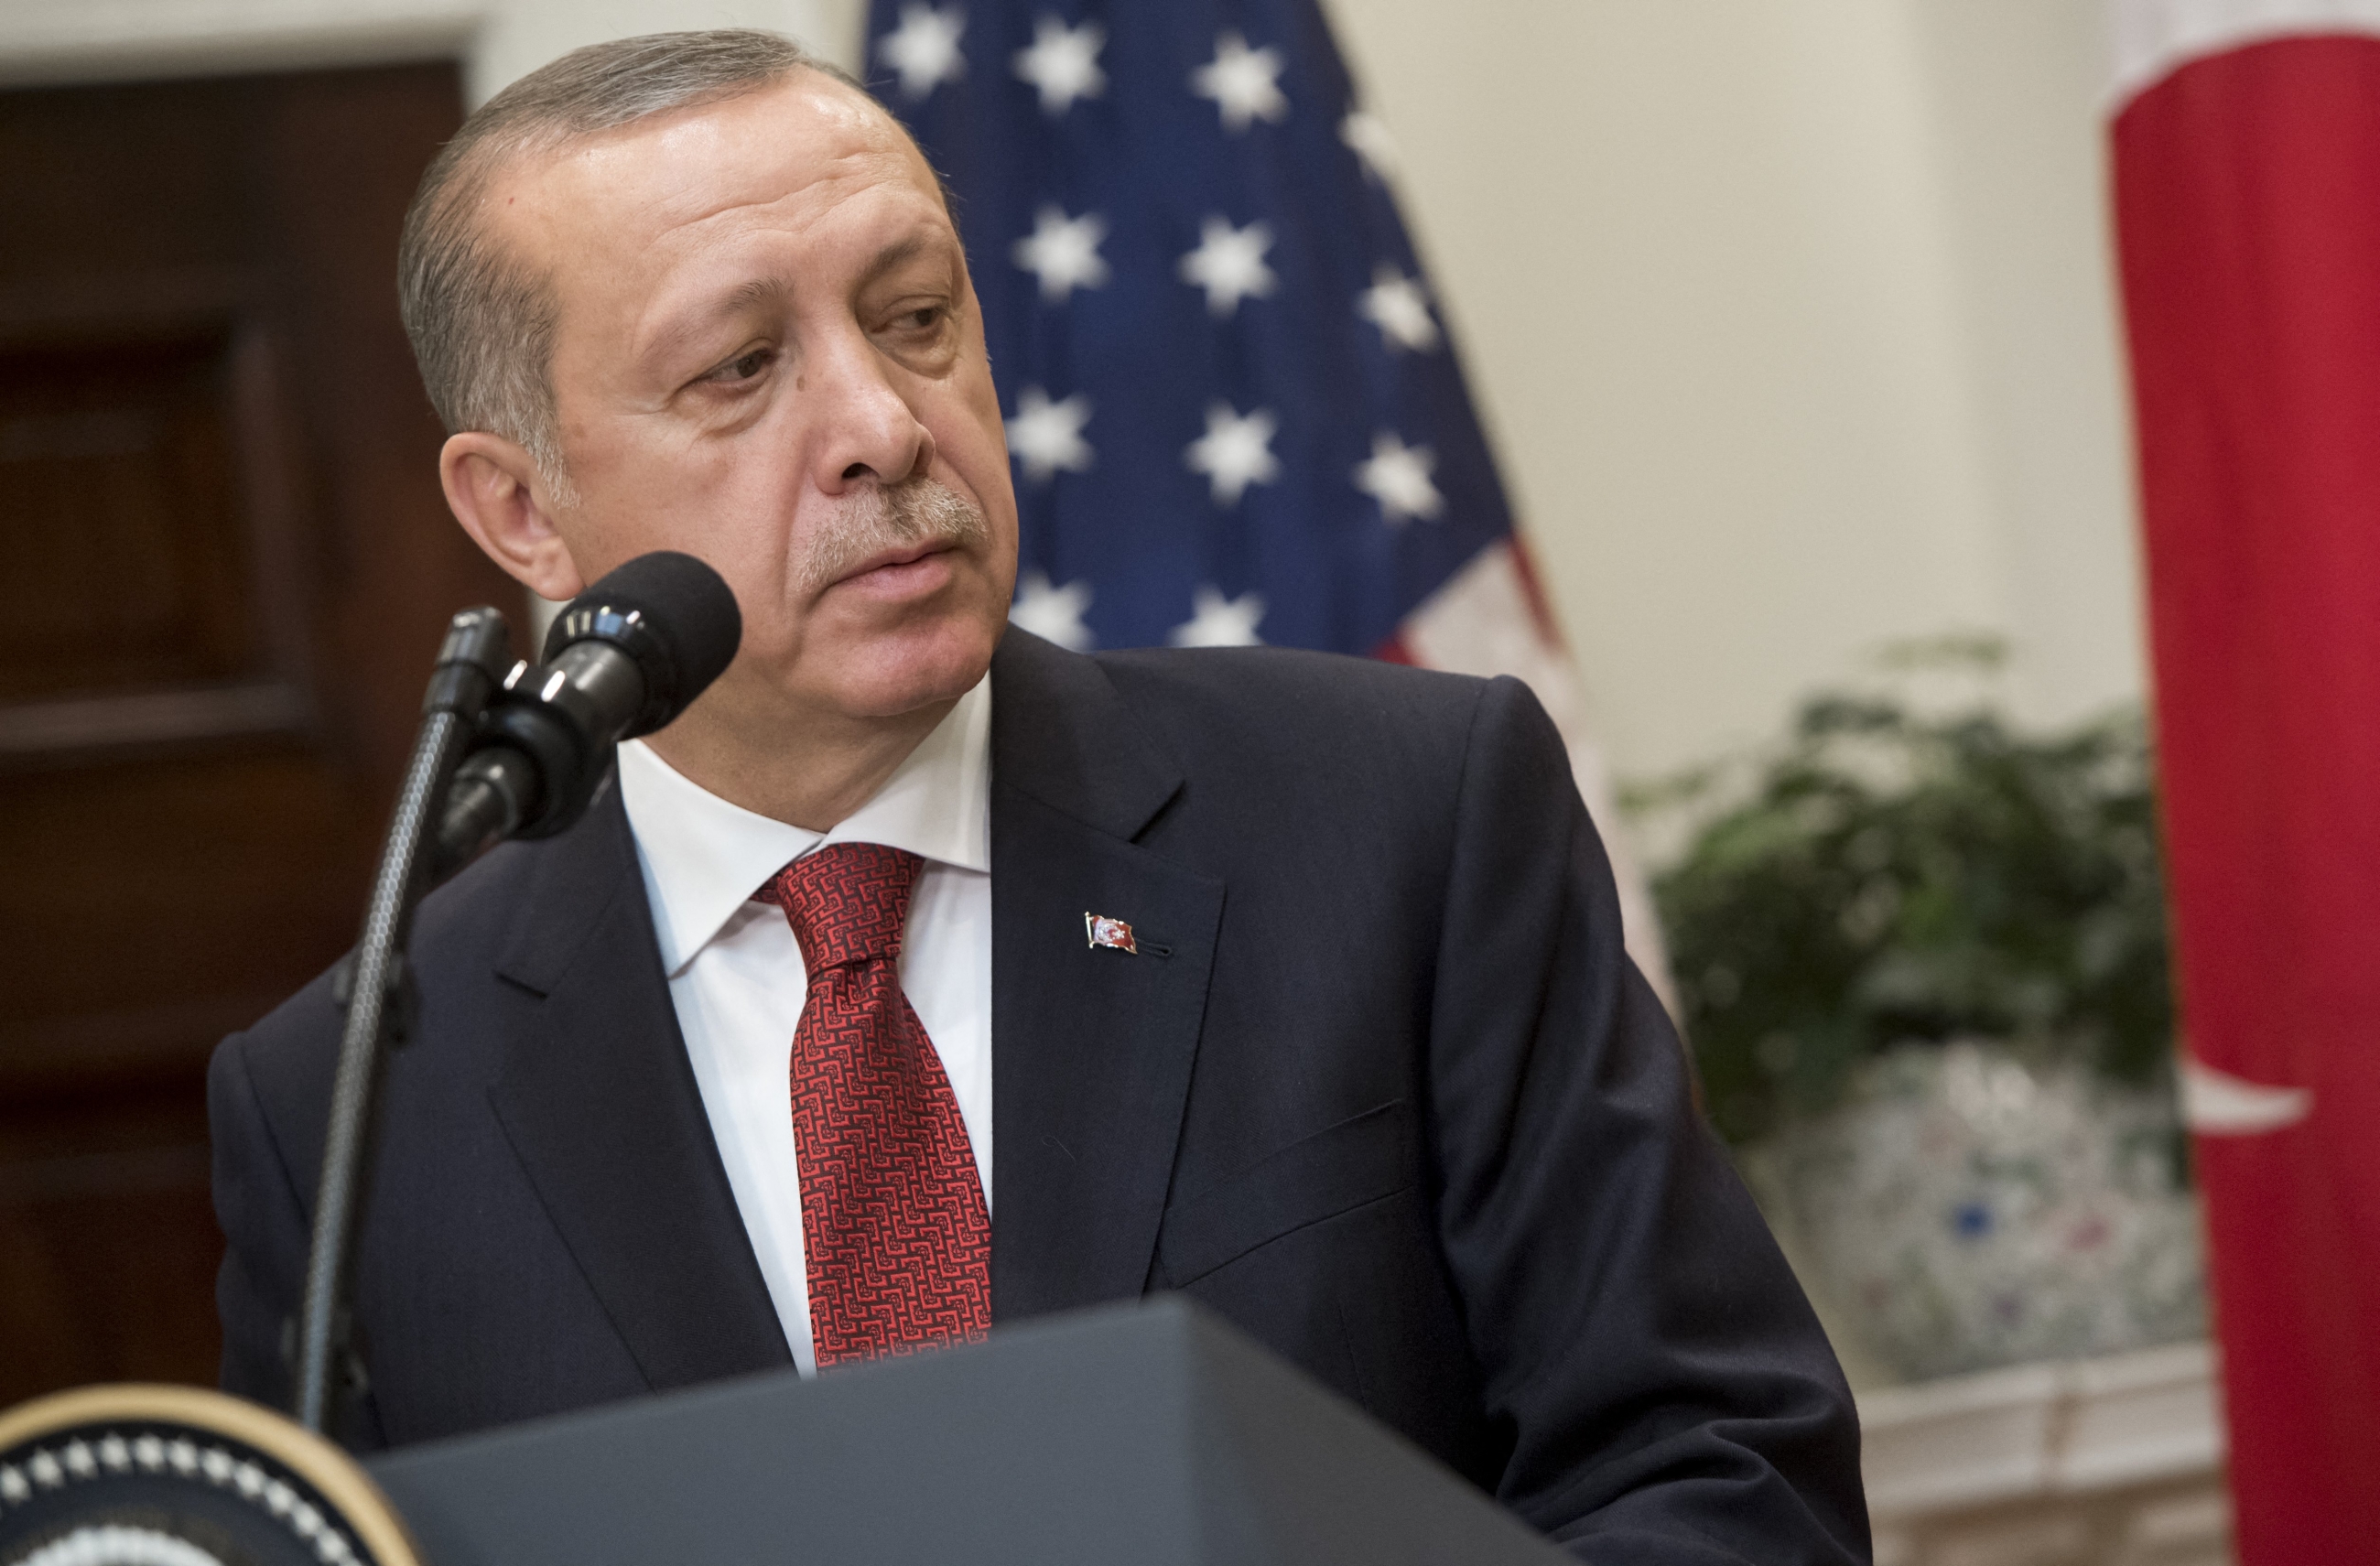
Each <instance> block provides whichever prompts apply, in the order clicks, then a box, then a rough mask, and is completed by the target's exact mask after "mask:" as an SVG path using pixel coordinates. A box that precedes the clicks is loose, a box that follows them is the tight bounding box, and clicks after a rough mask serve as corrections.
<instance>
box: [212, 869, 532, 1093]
mask: <svg viewBox="0 0 2380 1566" xmlns="http://www.w3.org/2000/svg"><path fill="white" fill-rule="evenodd" d="M539 857H540V845H538V844H504V845H503V846H501V847H499V848H497V849H496V850H494V851H493V852H492V853H490V854H489V855H487V856H484V857H483V858H481V859H480V861H479V862H478V863H476V864H474V865H472V866H470V867H469V868H467V869H465V870H464V871H463V872H462V873H461V874H460V875H458V876H456V877H455V879H454V880H451V881H449V882H447V883H446V884H445V885H444V886H442V887H440V888H439V889H438V890H437V891H435V892H431V894H430V896H429V897H428V898H426V899H424V900H423V902H422V904H421V906H420V908H419V911H418V912H417V914H416V915H415V917H414V921H413V929H412V932H411V936H410V939H409V940H408V941H407V951H408V959H407V965H408V969H409V971H408V973H407V977H406V989H405V995H404V999H403V1000H402V1001H401V1002H400V1011H399V1014H398V1015H399V1017H400V1018H401V1019H406V1018H412V1019H413V1020H418V1018H414V1017H413V1014H415V1013H416V1012H418V1010H419V1007H420V1006H421V1005H422V1004H423V1003H424V1002H425V1001H434V1002H437V1003H438V1005H439V1009H440V1011H441V1012H442V1013H443V1012H445V1011H447V1010H449V1009H450V1008H451V1007H452V1005H453V1003H454V1000H455V997H453V996H452V995H451V994H450V993H449V990H450V989H451V988H452V986H453V985H454V984H455V981H456V980H457V978H458V977H461V976H462V975H464V974H467V973H472V972H479V973H485V972H487V971H488V965H487V964H486V963H484V962H481V963H473V962H468V961H465V960H462V959H468V957H470V956H472V955H474V954H477V955H479V956H482V957H484V956H487V955H488V954H490V953H493V952H495V951H497V950H499V949H500V947H501V943H502V941H503V940H504V935H505V933H506V932H507V931H508V930H509V929H510V928H511V926H512V924H513V922H514V920H515V918H516V914H517V910H518V907H519V894H520V892H521V890H522V888H523V885H524V883H525V882H526V881H527V880H528V879H529V878H530V877H531V876H533V875H534V874H535V873H536V871H537V868H538V859H539ZM348 955H349V956H352V955H353V953H352V951H351V952H350V953H348ZM345 963H346V958H344V957H343V958H342V959H341V960H340V963H338V964H334V965H332V966H331V967H330V968H327V969H325V970H324V971H323V972H322V973H321V974H318V975H317V976H315V977H314V979H313V980H312V982H310V983H309V984H308V985H307V986H306V987H305V988H304V989H300V990H298V991H297V993H296V994H295V995H292V996H290V997H289V999H287V1000H286V1001H284V1002H282V1003H281V1004H280V1005H278V1006H276V1007H274V1008H273V1010H272V1011H271V1012H269V1013H267V1014H265V1015H264V1016H263V1017H262V1018H261V1019H260V1020H259V1021H258V1022H257V1023H256V1024H255V1025H254V1026H250V1027H249V1028H248V1029H247V1030H246V1031H245V1032H242V1033H237V1034H234V1035H233V1036H232V1037H231V1038H226V1039H225V1041H224V1043H223V1044H222V1045H221V1046H220V1047H219V1048H218V1049H217V1050H216V1052H215V1062H214V1069H215V1070H216V1071H217V1072H222V1071H225V1070H228V1069H232V1066H231V1062H230V1060H229V1057H231V1056H233V1055H235V1054H236V1055H237V1057H238V1068H237V1069H240V1070H242V1071H245V1072H246V1073H247V1074H249V1076H250V1077H251V1078H252V1079H254V1081H255V1082H256V1085H257V1088H258V1091H259V1092H260V1093H261V1094H262V1095H263V1096H264V1097H265V1098H266V1099H269V1100H272V1099H284V1098H295V1099H300V1100H303V1101H306V1102H309V1103H310V1102H312V1101H314V1100H317V1099H323V1098H326V1097H327V1096H328V1094H329V1091H330V1081H331V1075H332V1074H333V1072H334V1070H335V1068H336V1064H337V1057H338V1048H339V1038H340V1035H341V1033H342V1032H343V1030H344V1029H345V1027H346V1006H345V1004H344V991H345V982H344V980H343V978H342V976H341V971H340V970H341V967H342V966H343V965H345ZM425 989H429V990H431V991H433V992H434V993H432V994H429V995H425V993H424V991H425ZM399 1047H400V1048H402V1047H405V1045H404V1044H403V1043H400V1046H399Z"/></svg>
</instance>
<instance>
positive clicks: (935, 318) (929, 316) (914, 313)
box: [896, 305, 942, 332]
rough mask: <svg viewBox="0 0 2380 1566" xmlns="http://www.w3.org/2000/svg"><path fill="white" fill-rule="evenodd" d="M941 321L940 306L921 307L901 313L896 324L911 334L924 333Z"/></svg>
mask: <svg viewBox="0 0 2380 1566" xmlns="http://www.w3.org/2000/svg"><path fill="white" fill-rule="evenodd" d="M941 319H942V307H941V306H940V305H923V306H920V307H919V308H917V309H916V310H905V311H904V312H902V314H901V316H900V318H899V320H898V322H896V324H898V325H901V326H905V327H906V328H908V329H909V330H910V331H912V332H924V331H928V330H929V329H931V328H932V327H934V326H936V325H937V324H939V323H940V322H941Z"/></svg>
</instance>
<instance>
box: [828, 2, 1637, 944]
mask: <svg viewBox="0 0 2380 1566" xmlns="http://www.w3.org/2000/svg"><path fill="white" fill-rule="evenodd" d="M867 46H868V79H869V80H870V83H871V85H872V86H873V87H874V88H875V90H876V91H877V92H878V93H879V94H880V96H881V97H882V98H883V100H884V101H885V103H887V104H888V105H889V106H890V107H891V108H892V111H893V112H894V113H895V114H897V115H900V116H901V118H902V119H903V121H904V122H905V123H906V124H907V125H908V127H910V129H911V130H912V131H913V132H914V133H915V134H916V135H917V140H918V141H919V142H920V144H921V145H922V146H923V147H924V148H925V150H926V154H927V156H928V157H929V159H930V160H932V162H933V164H934V166H935V167H936V168H937V169H938V170H939V171H940V172H941V174H942V176H944V178H945V179H946V180H947V181H948V183H949V187H950V189H951V192H952V196H953V207H954V212H955V213H956V215H957V219H958V223H959V227H960V230H961V232H962V233H963V235H964V236H965V240H966V245H967V260H968V265H969V268H970V270H971V271H972V272H973V273H974V277H975V285H976V290H977V295H978V297H980V298H981V300H982V303H983V310H984V326H985V333H986V335H987V337H988V339H989V342H990V351H991V362H992V368H993V372H994V375H995V378H996V380H997V381H998V383H999V387H1000V392H1001V400H1002V410H1003V412H1004V413H1005V414H1006V417H1007V423H1008V444H1009V450H1010V454H1011V456H1012V457H1013V459H1014V463H1015V466H1016V480H1017V507H1018V513H1019V520H1020V526H1021V531H1022V540H1021V555H1022V558H1021V560H1020V563H1019V577H1018V586H1017V594H1016V601H1015V604H1014V608H1013V610H1012V611H1011V616H1012V618H1013V619H1014V621H1015V622H1016V623H1017V624H1018V625H1023V626H1025V627H1026V629H1028V630H1030V631H1033V632H1035V633H1037V634H1038V635H1040V636H1043V637H1048V638H1049V639H1050V640H1051V641H1054V642H1058V643H1060V644H1061V645H1062V646H1066V647H1071V648H1075V649H1078V650H1080V649H1091V648H1094V647H1143V646H1153V645H1163V644H1168V643H1170V644H1172V645H1175V646H1181V647H1212V646H1231V645H1239V644H1248V643H1254V642H1257V641H1263V642H1268V643H1272V644H1275V645H1280V646H1287V647H1304V648H1317V649H1325V650H1329V651H1334V652H1346V653H1356V654H1368V655H1371V656H1374V657H1379V658H1389V659H1395V660H1398V661H1400V662H1411V663H1418V664H1423V665H1427V666H1428V667H1432V668H1441V669H1451V670H1456V671H1459V672H1462V673H1466V674H1516V675H1519V676H1520V677H1522V678H1524V679H1525V680H1526V681H1528V683H1529V684H1530V685H1531V686H1533V687H1534V688H1535V689H1536V693H1537V696H1538V698H1539V699H1540V700H1541V701H1543V702H1544V704H1545V705H1546V707H1547V709H1548V711H1549V712H1550V713H1551V714H1552V715H1553V717H1554V720H1555V722H1557V723H1558V724H1560V727H1561V729H1562V732H1563V734H1564V735H1565V737H1566V738H1567V740H1568V741H1569V744H1570V748H1571V757H1572V762H1573V769H1574V770H1575V771H1576V772H1577V773H1578V778H1579V783H1580V787H1581V791H1582V792H1583V793H1584V794H1585V796H1586V799H1587V803H1588V806H1589V808H1590V809H1591V810H1593V811H1594V813H1595V814H1596V816H1597V820H1598V822H1599V823H1600V824H1601V825H1603V826H1604V828H1605V835H1606V839H1607V841H1610V839H1611V837H1612V832H1611V829H1612V827H1613V826H1614V825H1615V824H1616V823H1614V822H1613V821H1612V819H1611V815H1610V811H1609V790H1608V787H1607V784H1606V783H1605V780H1604V774H1603V771H1602V767H1601V764H1600V762H1599V761H1598V760H1597V757H1596V754H1595V752H1594V749H1593V747H1590V746H1589V745H1588V744H1587V743H1586V739H1585V732H1584V725H1583V723H1582V722H1581V709H1582V702H1581V698H1580V691H1579V686H1578V681H1577V677H1576V674H1575V672H1574V671H1573V668H1572V666H1571V664H1570V662H1569V659H1568V656H1567V654H1566V653H1565V652H1564V650H1563V649H1562V646H1561V643H1560V637H1559V636H1558V634H1557V633H1556V631H1555V629H1554V626H1553V623H1552V621H1551V618H1550V616H1549V615H1548V613H1547V611H1546V607H1545V604H1544V601H1543V600H1542V599H1541V597H1540V595H1539V594H1538V592H1537V590H1536V584H1535V583H1534V581H1533V580H1532V578H1531V577H1530V574H1529V569H1528V564H1527V557H1526V554H1525V553H1524V551H1523V549H1522V547H1521V544H1520V540H1518V538H1517V537H1516V536H1515V534H1514V530H1513V522H1512V510H1511V508H1510V506H1509V505H1508V504H1506V502H1505V498H1504V491H1503V486H1502V485H1501V483H1500V482H1499V481H1498V479H1497V476H1496V467H1495V463H1494V461H1493V459H1492V458H1491V456H1490V455H1489V453H1488V443H1487V441H1486V439H1485V437H1484V436H1483V434H1482V433H1481V431H1480V427H1479V420H1478V419H1477V417H1476V415H1475V413H1474V412H1473V411H1472V407H1471V398H1470V395H1469V393H1468V392H1467V391H1466V390H1465V388H1464V385H1463V370H1462V367H1461V365H1460V364H1459V362H1458V361H1457V359H1456V357H1455V354H1454V350H1453V346H1452V345H1451V343H1450V341H1449V340H1448V336H1447V329H1446V322H1445V321H1444V320H1443V318H1442V317H1441V315H1440V313H1439V310H1438V308H1437V304H1436V301H1435V298H1434V297H1433V295H1432V293H1431V291H1430V287H1429V285H1428V283H1427V280H1426V279H1425V278H1424V276H1423V274H1422V270H1421V265H1420V262H1419V261H1418V260H1417V259H1416V258H1415V254H1414V249H1413V245H1412V242H1411V240H1410V239H1409V238H1408V237H1407V236H1406V233H1405V227H1404V224H1403V221H1402V220H1401V219H1400V217H1399V216H1398V212H1397V204H1396V199H1395V194H1394V191H1393V188H1392V181H1393V179H1394V177H1395V168H1394V154H1393V150H1392V147H1391V144H1390V139H1389V136H1388V133H1387V131H1386V128H1385V127H1383V126H1382V125H1381V123H1380V122H1379V121H1378V119H1376V118H1375V117H1373V116H1372V115H1369V114H1367V113H1366V112H1365V111H1364V109H1363V108H1362V106H1361V104H1360V103H1359V102H1358V100H1357V96H1356V92H1355V88H1354V83H1353V81H1352V80H1350V79H1349V77H1348V74H1347V70H1346V67H1345V66H1344V65H1343V64H1342V61H1341V59H1340V55H1339V51H1338V49H1337V47H1336V46H1335V45H1334V44H1333V42H1331V38H1330V30H1329V27H1328V25H1327V24H1326V23H1325V22H1324V20H1323V18H1322V15H1321V12H1320V10H1319V9H1318V7H1317V6H1316V4H1315V0H1168V3H1166V4H1161V5H1159V4H1147V3H1143V4H1137V5H1109V4H1105V3H1103V0H975V3H974V4H971V5H966V4H958V3H944V4H934V3H931V0H871V5H870V7H869V14H868V45H867ZM1615 857H1617V850H1616V845H1615ZM1619 868H1620V869H1621V900H1622V904H1623V913H1624V917H1625V920H1626V924H1627V928H1628V938H1629V945H1630V948H1631V950H1632V951H1633V952H1634V953H1635V954H1636V956H1637V959H1638V962H1639V964H1640V965H1642V966H1644V967H1645V970H1646V971H1647V973H1649V974H1651V975H1653V976H1654V978H1655V982H1656V983H1657V984H1658V983H1661V982H1663V979H1664V973H1663V966H1662V964H1661V962H1660V958H1659V948H1658V929H1657V928H1656V926H1655V925H1654V923H1653V919H1652V916H1651V910H1650V906H1649V904H1647V903H1646V902H1645V898H1644V896H1643V892H1642V887H1641V882H1640V881H1639V880H1638V879H1637V878H1636V877H1635V876H1634V875H1633V873H1631V872H1630V871H1629V870H1628V869H1627V868H1626V867H1625V866H1624V864H1622V865H1621V866H1620V867H1619Z"/></svg>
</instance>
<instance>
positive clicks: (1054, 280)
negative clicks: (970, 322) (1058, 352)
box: [1009, 207, 1108, 304]
mask: <svg viewBox="0 0 2380 1566" xmlns="http://www.w3.org/2000/svg"><path fill="white" fill-rule="evenodd" d="M1106 237H1108V225H1107V220H1106V219H1105V218H1102V217H1101V216H1099V213H1097V212H1085V213H1084V214H1083V215H1082V216H1080V217H1068V216H1067V215H1066V214H1065V212H1063V211H1062V210H1061V209H1060V208H1057V207H1043V208H1042V209H1041V210H1040V211H1039V212H1036V213H1035V214H1034V216H1033V232H1032V233H1030V234H1028V235H1026V237H1024V238H1022V239H1019V240H1018V241H1016V243H1015V245H1014V247H1013V248H1012V249H1010V251H1009V255H1010V257H1011V258H1012V259H1013V260H1014V261H1015V262H1016V264H1017V265H1018V266H1020V267H1022V268H1024V269H1025V270H1026V271H1027V272H1029V273H1033V274H1034V275H1035V276H1037V277H1038V278H1040V279H1041V297H1043V298H1044V299H1046V300H1048V301H1050V303H1052V304H1063V303H1064V302H1065V300H1066V297H1067V296H1068V295H1070V294H1072V293H1073V292H1074V291H1075V289H1077V288H1096V287H1098V286H1099V285H1100V284H1102V283H1105V282H1106V281H1107V280H1108V263H1107V262H1106V261H1101V260H1100V259H1099V241H1100V240H1102V239H1104V238H1106Z"/></svg>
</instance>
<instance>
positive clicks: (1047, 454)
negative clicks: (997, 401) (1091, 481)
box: [1008, 386, 1091, 484]
mask: <svg viewBox="0 0 2380 1566" xmlns="http://www.w3.org/2000/svg"><path fill="white" fill-rule="evenodd" d="M1090 420H1091V399H1090V398H1088V397H1087V396H1083V395H1079V394H1078V395H1075V396H1071V397H1068V398H1067V399H1066V400H1065V401H1064V402H1057V403H1053V402H1051V401H1050V395H1049V394H1048V393H1047V392H1044V391H1043V390H1042V389H1041V388H1040V387H1038V386H1027V387H1026V388H1025V389H1024V390H1023V391H1021V392H1019V393H1017V394H1016V413H1015V416H1014V418H1012V419H1009V421H1008V449H1009V451H1010V452H1011V453H1012V454H1013V455H1014V456H1015V458H1016V460H1017V461H1019V462H1021V463H1023V464H1024V465H1025V476H1026V478H1027V479H1030V480H1033V481H1034V482H1035V483H1037V484H1041V483H1047V482H1049V481H1050V479H1051V478H1053V477H1054V476H1056V474H1057V472H1058V470H1059V469H1060V468H1064V469H1066V471H1068V472H1070V473H1081V472H1084V471H1086V470H1087V469H1088V468H1089V467H1090V466H1091V443H1089V442H1088V441H1086V440H1085V439H1083V426H1084V425H1086V424H1087V423H1089V422H1090Z"/></svg>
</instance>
